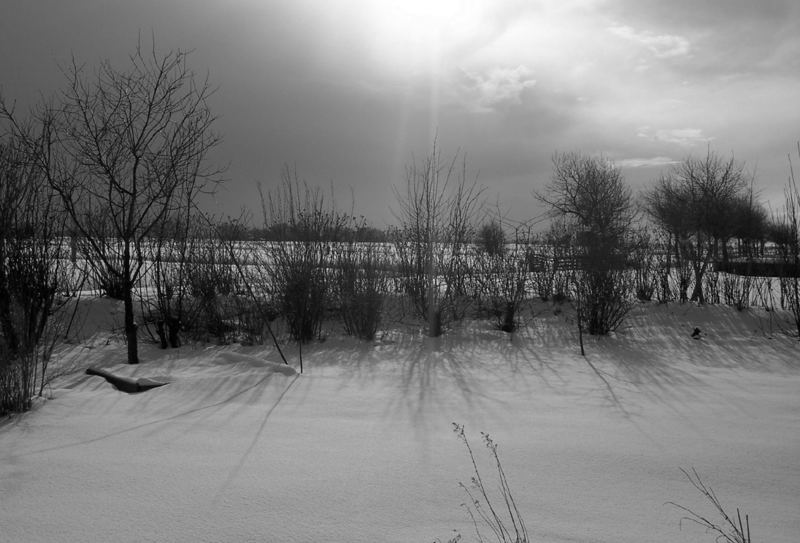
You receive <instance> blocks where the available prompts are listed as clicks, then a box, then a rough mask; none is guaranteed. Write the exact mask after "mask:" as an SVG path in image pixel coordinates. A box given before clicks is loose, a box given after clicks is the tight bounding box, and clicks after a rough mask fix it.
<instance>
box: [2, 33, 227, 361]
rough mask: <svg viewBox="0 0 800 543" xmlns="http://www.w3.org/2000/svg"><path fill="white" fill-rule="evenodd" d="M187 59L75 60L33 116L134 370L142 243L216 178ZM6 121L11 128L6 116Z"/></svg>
mask: <svg viewBox="0 0 800 543" xmlns="http://www.w3.org/2000/svg"><path fill="white" fill-rule="evenodd" d="M186 60H187V53H186V52H183V51H171V52H168V53H166V54H163V55H162V54H159V53H157V52H156V50H155V46H153V50H152V51H151V52H149V53H148V52H145V51H144V50H143V49H142V47H141V44H140V45H139V46H137V48H136V50H135V52H134V53H133V54H132V55H130V57H129V63H128V66H127V67H126V68H125V69H124V70H122V69H118V68H117V67H115V66H113V65H112V64H111V62H110V61H109V60H105V61H103V62H101V63H100V65H99V67H98V68H97V70H96V71H94V72H93V73H87V71H86V70H85V68H84V66H82V65H80V64H78V63H77V62H76V61H75V60H73V62H72V64H71V65H70V66H68V67H67V68H65V69H64V73H65V74H66V78H67V84H66V87H65V89H64V90H63V91H62V92H61V94H60V95H59V97H58V99H57V101H56V102H55V103H44V104H42V105H41V106H39V107H38V108H37V109H36V110H35V111H34V113H33V116H34V118H35V120H36V121H37V122H38V123H40V124H41V125H42V126H43V127H44V129H45V132H46V141H45V144H44V146H43V148H42V153H40V156H38V165H39V167H40V169H41V171H42V172H43V173H44V175H45V176H46V178H47V180H48V182H49V184H50V185H51V186H52V188H53V189H54V190H55V191H56V192H57V193H58V195H59V196H60V198H61V202H62V204H63V206H64V208H65V209H66V212H67V214H68V215H69V217H70V219H71V222H72V223H73V225H74V227H75V229H76V230H77V232H78V233H79V234H80V235H81V237H82V239H83V241H84V242H85V244H86V247H85V249H86V253H87V256H88V258H89V259H90V261H91V263H92V266H93V267H94V268H95V270H97V271H98V272H99V273H101V274H104V275H105V276H106V277H107V278H108V279H109V280H110V281H112V282H113V283H115V284H116V286H117V288H118V292H119V294H120V295H121V297H122V299H123V301H124V305H125V337H126V342H127V348H128V362H129V363H131V364H135V363H137V362H138V360H139V357H138V346H137V325H136V322H135V317H134V303H133V291H134V288H135V286H136V285H137V281H138V280H139V278H140V275H141V273H142V271H143V268H144V265H145V261H146V255H147V239H148V236H150V235H151V234H152V233H153V232H154V230H155V229H156V227H157V225H159V224H161V223H162V222H163V221H165V220H167V219H169V218H170V217H171V216H172V215H173V214H175V213H177V212H179V211H180V210H182V209H185V207H186V206H193V205H194V201H195V198H196V196H197V195H198V194H199V193H200V192H202V191H205V190H210V189H211V188H212V187H213V180H214V177H215V176H216V175H217V174H218V173H219V171H218V170H215V171H212V170H209V169H207V167H206V156H207V154H208V152H209V150H210V149H211V148H212V147H214V146H215V145H216V144H217V142H218V141H219V140H218V137H217V136H216V135H215V134H214V133H213V132H212V131H211V125H212V123H213V121H214V117H213V115H212V114H211V111H210V109H209V107H208V103H207V99H208V97H209V95H210V94H211V88H210V87H209V84H208V81H207V80H199V81H198V80H197V79H196V77H195V74H194V73H193V72H192V71H191V70H190V69H189V68H188V67H187V64H186ZM2 111H3V113H4V114H5V117H6V118H8V119H10V120H11V121H12V124H14V125H16V126H18V123H17V122H16V120H15V117H14V114H13V111H11V110H10V108H8V107H7V106H6V104H5V103H3V105H2Z"/></svg>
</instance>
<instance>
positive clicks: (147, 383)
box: [86, 367, 167, 394]
mask: <svg viewBox="0 0 800 543" xmlns="http://www.w3.org/2000/svg"><path fill="white" fill-rule="evenodd" d="M86 373H87V374H88V375H98V376H100V377H102V378H103V379H105V380H106V381H108V382H109V383H111V384H112V385H114V387H115V388H117V390H121V391H122V392H127V393H128V394H135V393H137V392H144V391H145V390H150V389H151V388H156V387H160V386H164V385H166V384H167V383H166V382H165V381H156V380H155V379H148V378H146V377H143V378H140V379H131V378H130V377H120V376H119V375H114V374H113V373H109V372H107V371H105V370H101V369H99V368H92V367H89V368H86Z"/></svg>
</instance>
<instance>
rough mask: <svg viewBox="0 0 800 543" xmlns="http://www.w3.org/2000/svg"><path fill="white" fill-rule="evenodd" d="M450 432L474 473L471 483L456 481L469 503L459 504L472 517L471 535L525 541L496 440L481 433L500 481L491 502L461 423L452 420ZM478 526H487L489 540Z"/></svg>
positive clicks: (482, 539) (506, 542) (517, 542)
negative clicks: (497, 493)
mask: <svg viewBox="0 0 800 543" xmlns="http://www.w3.org/2000/svg"><path fill="white" fill-rule="evenodd" d="M453 431H454V432H455V434H456V436H458V438H459V439H460V440H461V441H462V442H463V443H464V445H465V446H466V448H467V452H468V453H469V458H470V460H471V461H472V469H473V472H474V475H473V476H472V480H471V484H470V485H465V484H464V483H459V485H460V486H461V488H463V489H464V492H466V493H467V496H468V497H469V503H468V504H467V503H465V504H462V505H463V506H464V507H465V508H466V510H467V513H468V514H469V517H470V519H471V520H472V525H473V526H474V527H475V534H476V536H477V538H478V541H479V542H480V543H484V542H486V541H490V540H491V541H494V540H496V541H498V542H499V543H528V541H530V540H529V539H528V531H527V529H526V528H525V522H524V521H523V520H522V516H521V515H520V512H519V509H518V508H517V504H516V502H515V501H514V497H513V496H512V495H511V489H510V488H509V486H508V479H507V478H506V474H505V471H504V470H503V465H502V464H501V463H500V457H499V456H498V454H497V443H495V442H494V440H493V439H492V438H491V437H489V434H486V433H484V432H481V436H482V438H483V443H484V445H485V446H486V448H487V449H488V450H489V452H490V454H491V457H492V459H493V461H494V464H495V468H496V470H497V479H498V482H499V483H500V495H501V499H500V500H499V503H493V502H492V499H491V498H490V497H489V493H488V491H487V489H486V485H485V484H484V482H483V477H482V476H481V473H480V470H479V469H478V464H477V462H476V461H475V454H474V453H473V452H472V447H471V446H470V444H469V440H468V439H467V435H466V433H465V432H464V425H462V424H457V423H455V422H454V423H453ZM481 527H483V528H484V529H488V530H489V531H490V532H491V534H492V535H491V536H487V537H490V538H491V539H486V538H485V537H484V535H483V533H481ZM460 540H461V535H460V534H458V535H456V537H455V538H453V539H451V540H450V541H449V542H448V543H455V542H457V541H460Z"/></svg>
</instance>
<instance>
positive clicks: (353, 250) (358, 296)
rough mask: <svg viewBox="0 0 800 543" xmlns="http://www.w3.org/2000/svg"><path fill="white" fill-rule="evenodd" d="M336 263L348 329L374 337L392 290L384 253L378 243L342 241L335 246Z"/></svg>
mask: <svg viewBox="0 0 800 543" xmlns="http://www.w3.org/2000/svg"><path fill="white" fill-rule="evenodd" d="M333 266H334V272H333V273H334V284H335V290H336V294H337V298H338V304H337V305H338V307H339V314H340V315H341V318H342V322H343V323H344V329H345V332H346V333H347V334H348V335H352V336H357V337H359V338H361V339H364V340H371V339H373V338H374V337H375V334H376V333H377V331H378V329H379V328H380V325H381V319H382V314H383V304H384V300H385V298H386V295H387V293H388V289H389V277H388V266H387V262H386V258H385V256H384V253H383V252H382V251H381V250H380V246H379V245H376V244H374V243H346V244H342V245H339V246H337V247H336V249H335V255H334V257H333Z"/></svg>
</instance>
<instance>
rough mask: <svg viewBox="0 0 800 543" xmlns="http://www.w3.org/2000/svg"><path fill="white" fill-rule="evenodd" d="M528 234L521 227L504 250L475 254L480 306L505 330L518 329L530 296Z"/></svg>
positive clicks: (498, 327) (474, 266)
mask: <svg viewBox="0 0 800 543" xmlns="http://www.w3.org/2000/svg"><path fill="white" fill-rule="evenodd" d="M498 224H499V223H498ZM529 237H530V236H529V235H528V234H527V233H526V232H522V231H519V230H518V231H516V232H515V233H514V242H513V243H512V244H510V246H508V247H505V248H504V250H503V251H499V252H497V251H495V252H493V253H492V252H489V251H480V252H478V253H477V254H476V255H475V257H474V263H473V266H472V271H473V281H474V282H475V283H476V288H477V296H478V303H479V306H480V307H481V308H482V309H484V310H485V311H487V312H488V313H489V316H490V317H491V318H492V320H493V322H494V325H495V327H497V329H498V330H502V331H504V332H509V333H510V332H513V331H515V330H516V329H517V327H518V326H519V314H520V309H521V308H522V306H523V304H524V302H525V300H526V299H527V292H528V276H529V268H530V264H529V258H528V255H529V254H530V244H529Z"/></svg>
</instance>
